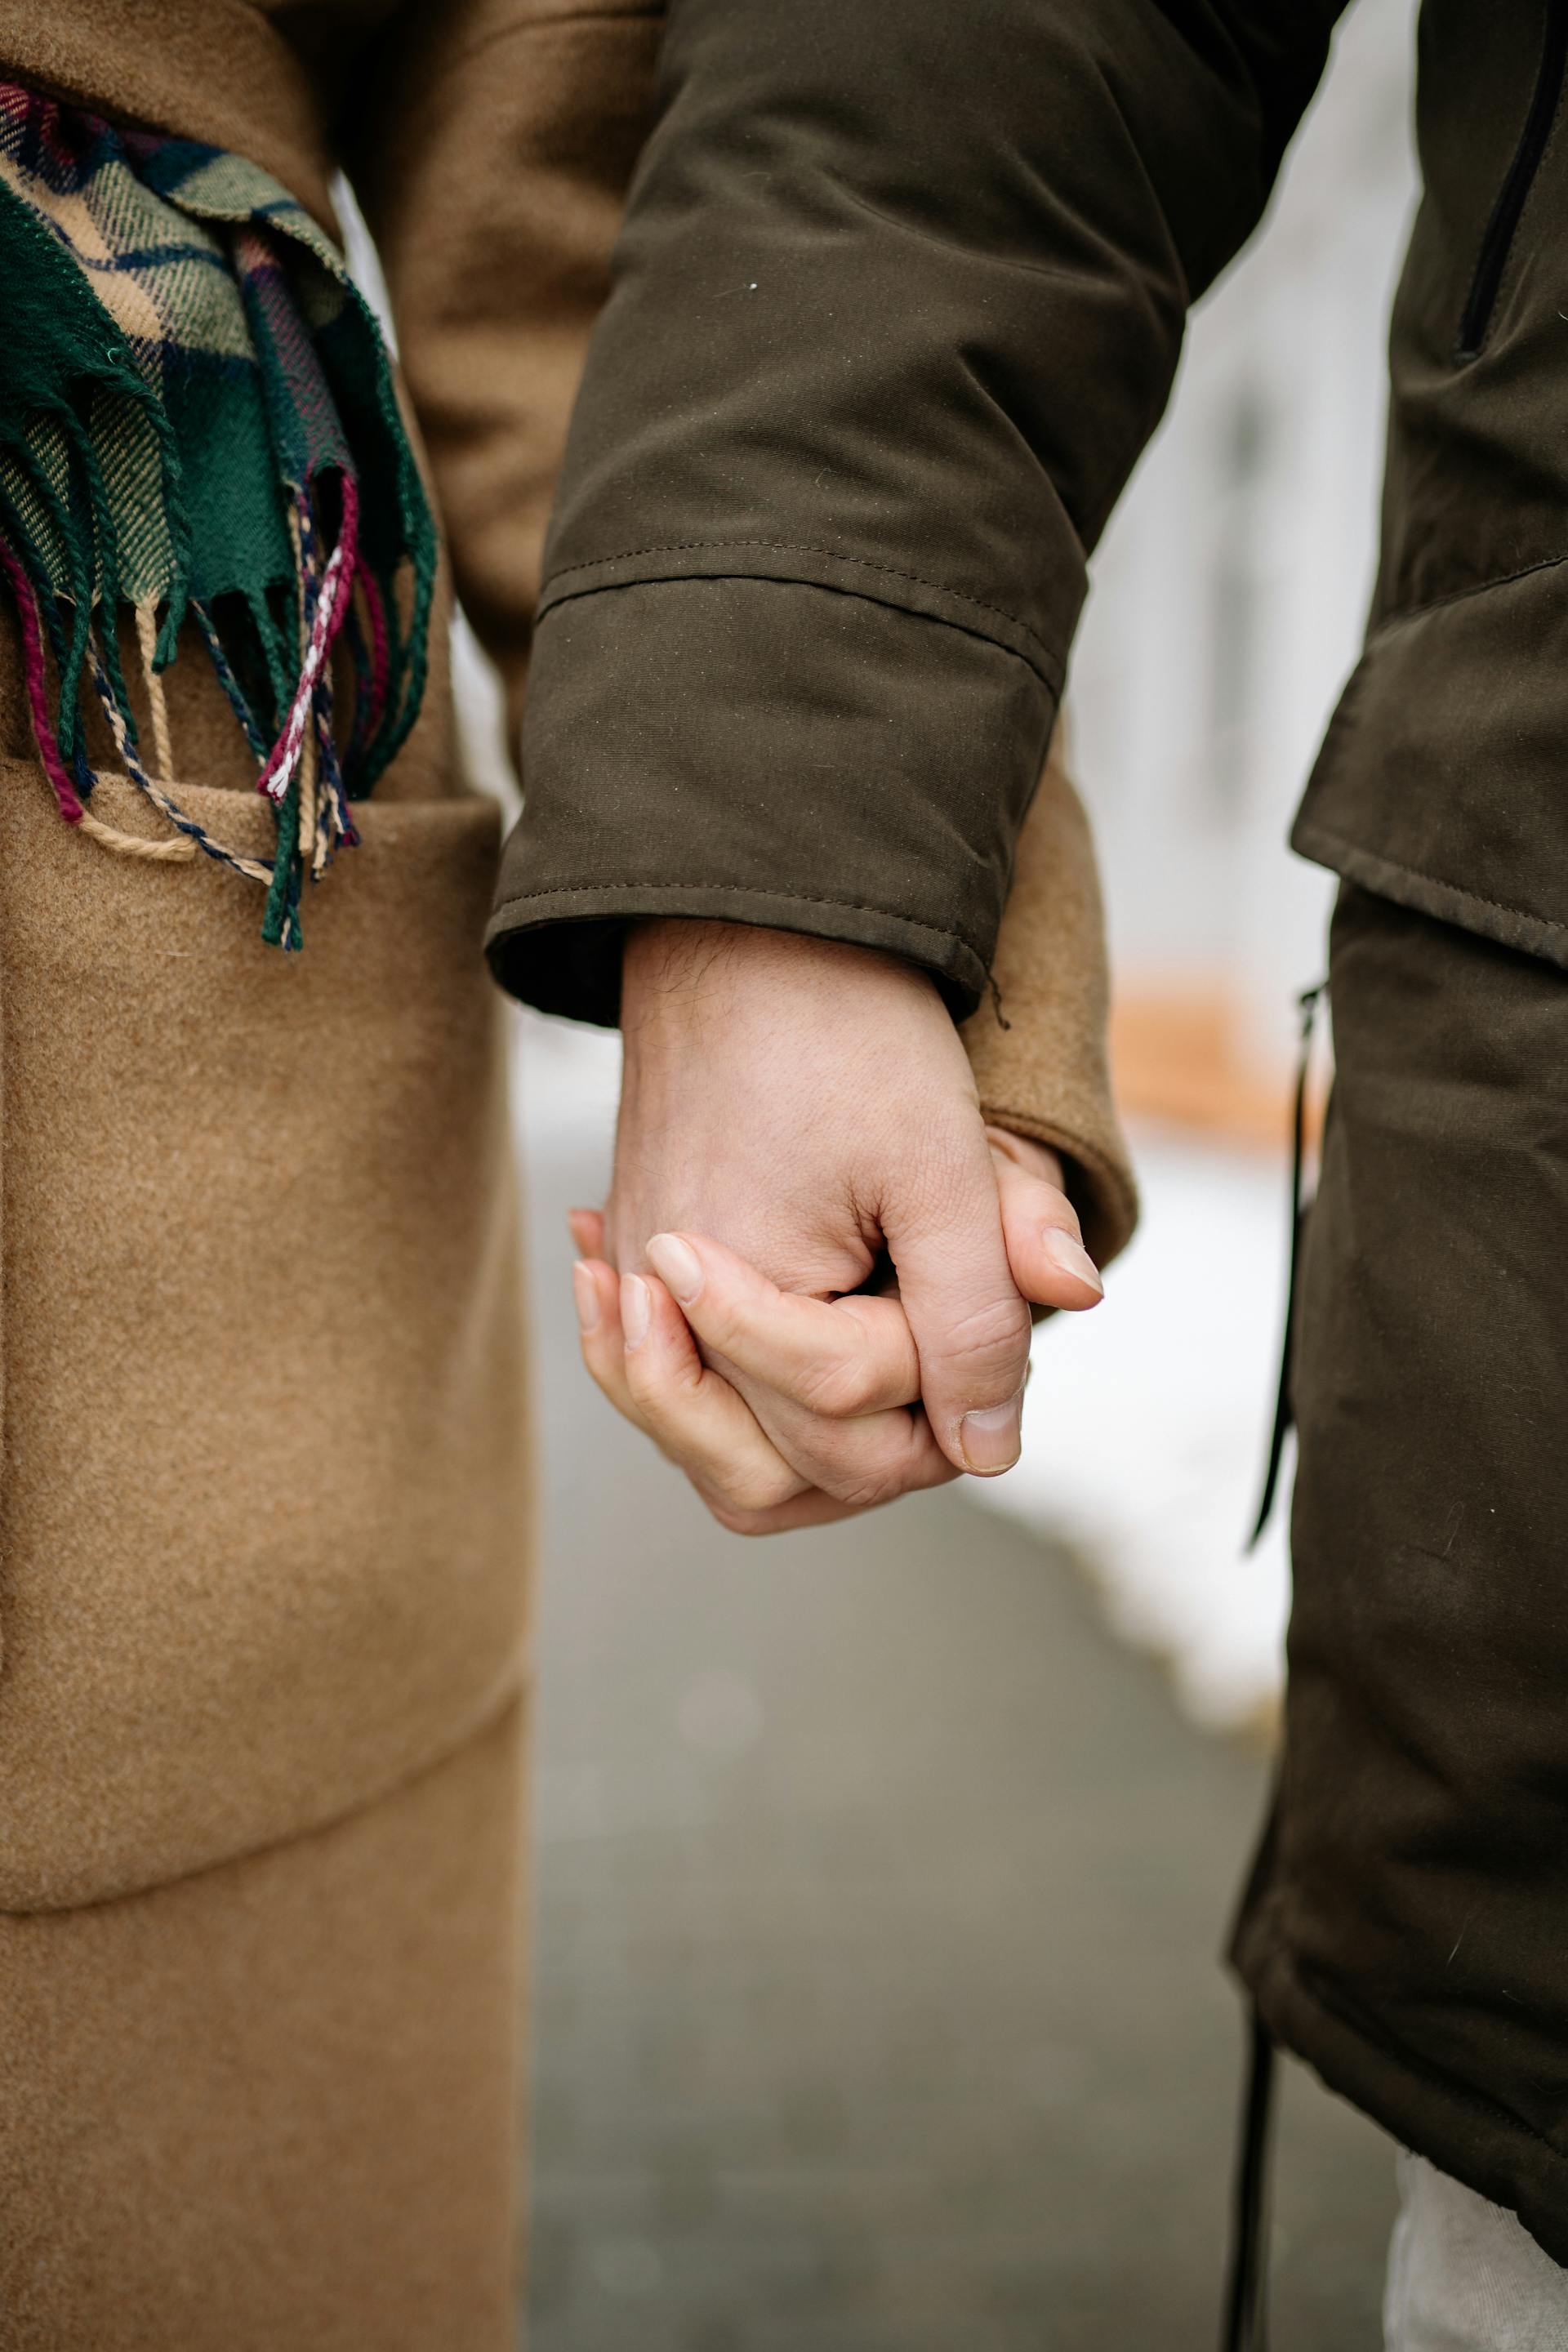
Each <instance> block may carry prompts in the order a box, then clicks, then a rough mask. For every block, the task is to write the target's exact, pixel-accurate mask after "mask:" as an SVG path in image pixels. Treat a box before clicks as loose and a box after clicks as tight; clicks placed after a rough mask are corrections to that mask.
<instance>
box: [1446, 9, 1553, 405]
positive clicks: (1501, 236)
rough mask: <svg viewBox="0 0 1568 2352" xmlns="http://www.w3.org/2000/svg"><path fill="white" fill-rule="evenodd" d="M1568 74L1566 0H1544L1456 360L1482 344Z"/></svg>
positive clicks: (1461, 323)
mask: <svg viewBox="0 0 1568 2352" xmlns="http://www.w3.org/2000/svg"><path fill="white" fill-rule="evenodd" d="M1565 70H1568V0H1547V5H1546V28H1545V32H1544V35H1543V37H1542V44H1541V63H1540V65H1539V66H1538V67H1537V68H1536V74H1535V89H1534V90H1533V91H1532V93H1531V100H1530V112H1529V113H1528V114H1527V115H1526V117H1525V119H1524V129H1523V130H1522V131H1521V133H1520V139H1519V145H1518V146H1517V147H1516V148H1515V149H1514V151H1513V161H1512V162H1511V163H1510V165H1509V167H1508V175H1507V177H1506V178H1505V180H1504V181H1503V184H1502V186H1501V187H1500V189H1499V190H1498V195H1497V202H1496V203H1495V204H1494V205H1493V206H1492V209H1491V217H1490V218H1489V221H1488V222H1487V226H1486V230H1485V233H1484V235H1483V236H1482V238H1481V249H1480V253H1479V257H1478V258H1477V261H1476V274H1475V276H1474V278H1472V279H1471V280H1470V290H1469V293H1468V296H1467V298H1466V301H1465V310H1464V315H1463V317H1462V318H1461V319H1460V320H1459V342H1458V351H1457V352H1456V353H1455V356H1456V358H1458V359H1461V360H1473V359H1474V358H1475V357H1476V355H1477V354H1478V352H1479V351H1480V348H1481V345H1482V344H1483V343H1484V342H1485V341H1486V335H1487V329H1488V328H1489V326H1490V324H1491V318H1492V311H1493V310H1494V309H1495V308H1496V306H1497V298H1498V289H1499V287H1500V285H1501V284H1502V274H1503V271H1504V269H1505V268H1507V267H1508V257H1509V254H1510V250H1511V248H1512V246H1513V238H1514V232H1515V230H1516V229H1517V228H1518V226H1519V223H1520V215H1521V213H1522V212H1523V210H1524V207H1525V202H1526V199H1527V198H1528V196H1529V194H1530V191H1531V184H1533V182H1534V179H1535V174H1536V173H1537V172H1538V171H1539V170H1540V168H1541V159H1542V156H1543V155H1544V154H1545V152H1546V143H1547V141H1548V140H1549V139H1550V138H1551V136H1552V123H1553V122H1554V121H1555V120H1556V117H1557V106H1558V101H1559V100H1560V99H1561V97H1562V95H1563V75H1564V71H1565Z"/></svg>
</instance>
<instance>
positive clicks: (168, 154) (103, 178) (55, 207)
mask: <svg viewBox="0 0 1568 2352" xmlns="http://www.w3.org/2000/svg"><path fill="white" fill-rule="evenodd" d="M0 272H3V274H4V281H5V286H6V289H7V298H8V299H7V310H8V314H10V315H8V320H7V330H8V332H7V339H6V341H5V342H4V343H3V344H0V539H3V540H4V541H5V545H6V549H7V552H8V555H9V557H10V559H11V560H10V561H8V562H6V563H5V566H4V571H5V576H6V578H8V579H9V581H10V582H11V584H12V587H13V590H14V592H15V593H16V594H17V595H18V596H21V595H22V594H23V593H24V589H25V592H26V594H27V595H28V596H30V598H31V599H32V600H33V602H34V604H35V605H36V608H37V609H36V612H35V614H34V615H33V616H32V617H33V619H34V621H35V623H36V626H35V628H34V629H33V631H32V632H31V635H30V636H29V642H32V641H33V639H36V641H37V646H38V647H39V653H38V661H39V663H40V664H41V665H47V667H48V668H49V670H50V672H51V673H52V674H51V676H50V677H49V678H48V679H47V682H46V681H41V680H39V679H36V678H31V677H30V678H29V692H30V697H31V701H32V707H33V709H34V711H35V714H36V716H37V712H38V711H39V709H41V708H42V709H47V705H48V702H49V700H50V699H51V698H52V702H53V717H52V719H51V721H50V726H49V731H50V733H51V734H52V738H53V740H52V742H51V743H49V744H46V743H45V742H44V740H43V738H42V736H40V751H43V752H44V754H45V766H46V769H47V772H48V773H49V775H50V779H51V782H53V783H54V786H55V791H56V795H57V798H58V800H59V803H60V807H61V811H62V814H64V815H65V816H66V817H67V818H68V821H70V822H72V823H81V822H82V821H83V819H84V816H85V814H86V811H87V809H88V807H89V803H90V798H91V791H92V784H93V781H94V779H93V776H92V773H91V771H90V769H89V766H88V764H87V761H86V757H85V752H84V750H83V741H82V732H81V727H80V712H79V695H80V694H82V693H83V692H87V693H94V694H96V695H98V697H99V698H100V699H105V698H106V699H107V702H108V704H109V705H110V706H111V708H110V719H111V724H112V727H113V732H114V736H115V740H116V741H117V742H118V743H119V744H120V745H121V751H122V756H123V757H124V761H125V765H126V769H127V772H128V773H130V774H131V775H132V780H133V781H136V782H139V783H141V784H142V785H143V787H144V788H145V789H147V790H148V792H149V795H150V797H153V800H154V804H155V805H157V806H158V807H159V808H160V809H161V810H162V811H163V813H164V814H168V813H169V811H170V810H171V809H172V808H173V805H174V804H173V803H172V802H170V801H169V799H168V794H167V785H168V782H169V780H168V778H167V777H164V778H163V780H162V787H163V789H162V790H161V792H160V793H156V794H154V793H153V792H152V779H150V778H149V777H148V775H147V772H146V764H145V759H144V755H142V756H138V755H137V725H136V719H135V716H134V713H133V711H132V705H131V700H130V697H129V695H128V694H127V692H126V690H125V685H124V680H123V677H122V676H121V668H120V656H119V650H118V646H117V644H116V638H117V633H118V632H117V625H116V624H115V621H114V614H116V613H117V611H118V609H119V607H120V606H121V605H129V606H131V607H132V608H134V610H135V612H136V614H137V615H138V623H139V628H140V629H141V631H142V636H143V640H144V642H147V643H149V644H150V645H152V646H153V655H152V658H151V660H150V662H149V665H148V668H149V677H148V685H149V688H150V689H151V688H153V686H154V685H155V684H156V678H157V675H158V674H160V673H161V672H162V671H163V669H164V668H166V667H167V666H168V664H169V663H170V662H171V661H172V660H173V659H174V654H175V650H176V644H177V640H178V638H179V634H180V629H181V625H182V623H183V621H184V618H185V615H186V614H187V612H190V613H192V614H193V615H194V617H195V620H196V621H197V622H198V623H199V624H200V629H199V638H200V640H202V641H205V646H206V648H207V651H208V653H209V654H210V655H211V656H212V658H213V661H214V665H215V668H216V673H217V675H218V677H219V678H220V680H221V682H222V683H223V685H224V688H225V691H226V694H227V695H228V697H229V699H230V701H231V703H232V704H233V706H234V708H235V710H236V714H237V719H238V721H239V723H240V724H241V726H242V727H243V728H244V730H245V732H246V735H247V740H248V741H249V742H250V744H251V746H252V749H253V751H256V752H257V756H258V788H259V789H261V790H263V791H265V792H266V793H268V797H269V798H270V799H271V801H272V803H273V805H274V807H275V809H276V811H277V814H278V821H279V856H278V861H277V864H276V866H275V867H274V868H273V869H272V871H271V872H270V874H269V876H268V881H269V888H268V908H267V915H266V919H265V922H264V935H265V936H268V937H269V938H274V939H276V940H279V942H280V943H281V944H284V945H287V946H297V945H298V944H299V933H300V925H299V907H300V886H301V884H302V882H303V880H304V879H305V878H306V877H307V876H310V877H315V876H317V875H319V874H320V873H321V872H322V871H323V870H324V868H325V866H326V865H327V864H328V863H329V862H330V859H331V854H332V851H333V849H334V848H335V847H336V846H338V845H340V844H343V843H347V842H351V841H352V840H353V837H354V835H353V821H352V817H351V816H350V814H349V810H348V801H349V799H350V798H351V797H357V796H361V795H363V793H366V792H368V791H369V790H370V789H371V787H372V786H373V785H374V781H375V779H376V777H377V775H379V774H380V772H382V770H383V769H384V767H385V765H386V762H387V761H388V760H389V759H390V758H391V757H392V756H393V754H394V752H395V751H396V749H397V747H398V745H399V744H400V743H401V742H402V741H403V740H404V739H405V736H406V734H407V731H408V729H409V727H410V726H411V725H412V724H413V720H414V719H415V717H416V713H417V710H418V708H419V702H420V698H421V696H422V693H423V688H424V682H425V675H426V638H427V634H428V626H429V617H430V609H431V601H432V591H433V583H434V574H435V562H436V532H435V526H434V523H433V520H432V519H431V516H430V512H429V509H428V506H427V504H426V499H425V496H424V492H423V488H422V487H421V485H420V482H419V478H418V473H417V469H416V465H415V461H414V457H413V453H412V451H411V449H410V448H409V446H408V442H407V437H406V435H405V431H404V428H403V425H402V421H401V417H400V415H399V413H398V408H397V403H396V397H395V389H394V384H393V379H392V372H391V365H390V362H389V361H388V358H387V354H386V351H385V348H384V343H383V341H382V338H381V335H380V331H379V330H378V328H377V326H376V323H375V320H374V317H373V316H372V314H371V312H370V310H369V309H368V307H367V306H366V304H365V302H364V300H363V297H362V296H361V295H360V293H359V291H358V289H357V288H355V287H354V285H353V282H352V280H351V279H350V278H349V276H348V273H347V270H346V268H345V266H344V263H343V260H342V256H341V255H340V254H339V253H338V251H337V249H336V248H335V247H334V246H333V245H332V243H331V239H330V238H329V237H328V236H326V235H325V234H324V233H323V231H322V230H321V228H320V227H319V226H318V225H317V224H316V222H315V221H314V220H312V219H311V217H310V215H309V214H308V213H306V212H305V210H304V209H303V207H302V206H300V205H299V204H297V203H296V202H295V200H294V199H293V198H292V197H291V196H290V195H289V193H288V191H287V190H286V189H284V188H283V187H281V186H280V185H279V183H278V182H277V181H275V180H273V179H272V178H271V177H270V176H269V174H268V173H265V172H263V171H261V170H259V169H258V167H257V166H256V165H254V164H251V163H247V162H246V161H245V160H244V159H243V158H242V157H239V156H237V155H231V154H227V153H225V152H223V151H221V150H219V149H216V148H213V147H208V146H203V145H199V144H197V143H195V142H191V141H188V140H177V139H170V138H163V137H160V136H156V135H154V134H152V133H147V132H140V131H121V130H119V129H116V128H114V127H112V126H110V124H108V123H106V122H103V121H100V120H99V119H98V118H96V117H95V116H93V115H91V114H89V113H88V112H86V111H85V110H80V109H77V108H71V107H67V106H62V105H60V104H58V102H56V101H55V100H50V99H47V98H43V97H41V96H39V95H38V94H37V93H35V92H33V91H29V90H27V89H22V88H19V87H17V86H16V85H14V84H6V83H4V82H0ZM18 583H22V584H20V585H19V584H18ZM340 637H342V639H343V641H344V642H345V643H346V644H347V646H349V648H350V650H351V652H352V655H353V664H352V667H353V676H354V678H355V680H356V693H355V696H354V703H353V711H352V717H351V721H350V724H349V729H348V734H347V740H346V741H345V742H344V743H343V744H342V745H340V744H339V743H338V742H337V741H336V740H335V738H334V736H333V733H332V698H331V652H332V648H333V646H334V644H335V642H336V641H337V640H338V639H339V638H340ZM51 689H52V693H51V691H50V690H51ZM40 694H42V699H41V698H40ZM159 708H160V710H161V705H160V706H159ZM170 822H171V823H174V824H176V826H177V827H178V826H183V825H184V824H185V820H184V819H183V818H180V817H179V816H178V813H177V811H176V812H175V814H174V815H173V816H171V818H170ZM88 830H89V832H96V833H97V835H99V836H100V837H102V836H103V835H104V833H105V828H103V827H102V826H95V825H90V824H89V826H88ZM197 830H198V831H199V829H197ZM197 845H198V846H199V847H202V848H205V849H208V850H209V851H210V852H211V854H213V855H216V856H224V857H226V853H224V852H223V851H222V850H221V848H219V847H218V846H217V845H213V844H210V843H208V842H207V841H206V840H205V836H203V837H202V838H201V839H200V840H199V842H198V844H197ZM226 862H228V863H230V864H233V865H235V866H237V869H238V870H240V871H244V872H247V873H248V872H252V871H254V866H253V861H250V860H237V859H229V858H227V857H226Z"/></svg>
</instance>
